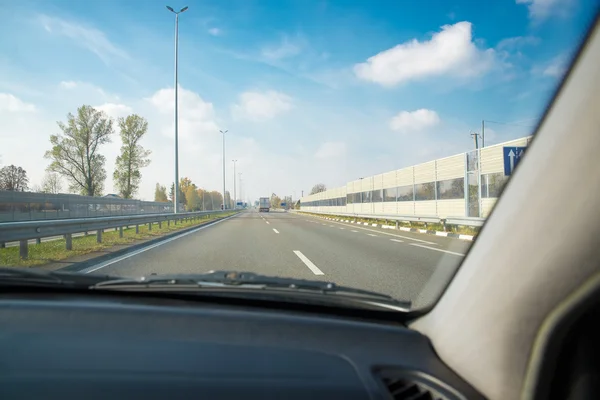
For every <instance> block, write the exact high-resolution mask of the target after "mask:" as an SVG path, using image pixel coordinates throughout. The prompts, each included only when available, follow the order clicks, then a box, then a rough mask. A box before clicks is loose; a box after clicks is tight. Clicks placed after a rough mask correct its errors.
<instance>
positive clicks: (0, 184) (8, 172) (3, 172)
mask: <svg viewBox="0 0 600 400" xmlns="http://www.w3.org/2000/svg"><path fill="white" fill-rule="evenodd" d="M27 185H29V178H27V171H25V170H24V169H23V168H21V167H16V166H14V165H9V166H7V167H4V168H2V169H0V189H1V190H12V191H15V192H24V191H26V190H27V189H29V188H28V186H27Z"/></svg>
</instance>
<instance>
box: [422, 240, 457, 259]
mask: <svg viewBox="0 0 600 400" xmlns="http://www.w3.org/2000/svg"><path fill="white" fill-rule="evenodd" d="M410 245H411V246H417V247H422V248H424V249H429V250H435V251H441V252H443V253H448V254H453V255H455V256H460V257H464V256H465V255H464V254H462V253H455V252H453V251H448V250H442V249H436V248H435V247H429V246H423V245H422V244H418V243H411V244H410Z"/></svg>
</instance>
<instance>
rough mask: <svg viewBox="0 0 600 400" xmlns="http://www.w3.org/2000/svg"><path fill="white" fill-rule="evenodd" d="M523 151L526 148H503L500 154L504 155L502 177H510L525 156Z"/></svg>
mask: <svg viewBox="0 0 600 400" xmlns="http://www.w3.org/2000/svg"><path fill="white" fill-rule="evenodd" d="M525 149H527V147H519V146H516V147H515V146H511V147H503V148H502V152H503V155H504V157H503V158H504V175H506V176H510V175H512V173H513V171H514V170H515V167H516V166H517V164H518V163H519V161H520V160H521V158H523V155H524V154H525Z"/></svg>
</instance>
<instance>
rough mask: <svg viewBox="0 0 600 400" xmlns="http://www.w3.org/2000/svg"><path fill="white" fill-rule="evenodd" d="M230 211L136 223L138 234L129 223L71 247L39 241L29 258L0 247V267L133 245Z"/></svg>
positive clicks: (32, 246)
mask: <svg viewBox="0 0 600 400" xmlns="http://www.w3.org/2000/svg"><path fill="white" fill-rule="evenodd" d="M232 214H234V213H233V212H231V213H225V214H218V215H211V217H210V219H208V218H203V219H199V220H195V221H185V222H183V221H182V222H177V225H175V224H174V223H173V221H171V224H170V226H167V223H166V222H163V223H162V227H161V228H159V227H158V223H154V224H152V230H149V229H148V225H147V224H146V225H140V229H139V234H136V233H135V226H130V227H129V229H123V237H122V238H121V237H119V231H118V230H114V229H110V230H106V231H104V233H103V234H102V243H97V242H96V234H91V235H89V236H80V237H73V240H72V243H73V250H66V248H65V240H64V239H59V240H53V241H50V242H42V243H40V244H30V245H29V257H28V258H27V259H26V260H22V259H21V258H20V257H19V246H14V247H7V248H5V249H0V266H2V267H7V266H10V267H14V266H16V267H32V266H40V265H44V264H48V263H50V262H53V261H60V260H65V259H67V258H69V257H73V256H77V255H82V254H89V253H93V252H96V251H100V250H105V249H109V248H111V247H113V246H115V245H127V244H134V243H136V242H138V241H140V240H145V239H151V238H153V237H157V236H162V235H165V234H167V233H169V232H172V231H176V230H180V229H183V228H187V227H190V226H195V225H202V224H205V223H207V222H209V221H212V220H214V219H216V218H221V217H224V216H229V215H232Z"/></svg>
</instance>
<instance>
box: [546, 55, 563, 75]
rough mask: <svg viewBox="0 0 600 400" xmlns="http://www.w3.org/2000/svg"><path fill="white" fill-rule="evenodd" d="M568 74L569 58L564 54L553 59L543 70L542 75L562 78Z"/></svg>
mask: <svg viewBox="0 0 600 400" xmlns="http://www.w3.org/2000/svg"><path fill="white" fill-rule="evenodd" d="M565 72H567V57H566V56H565V55H563V54H561V55H559V56H556V57H555V58H554V59H552V60H551V61H550V62H549V63H548V64H547V65H546V66H545V67H544V68H543V70H542V75H544V76H550V77H553V78H562V76H563V75H564V74H565Z"/></svg>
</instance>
